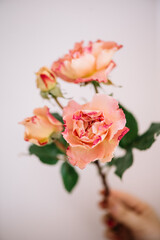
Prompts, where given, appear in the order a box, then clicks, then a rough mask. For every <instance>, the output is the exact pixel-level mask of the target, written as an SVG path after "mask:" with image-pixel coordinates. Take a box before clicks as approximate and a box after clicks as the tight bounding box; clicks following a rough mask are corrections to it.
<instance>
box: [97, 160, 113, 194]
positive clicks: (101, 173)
mask: <svg viewBox="0 0 160 240" xmlns="http://www.w3.org/2000/svg"><path fill="white" fill-rule="evenodd" d="M94 164H95V165H96V166H97V169H98V173H99V175H100V177H101V180H102V184H103V187H104V189H105V198H107V197H108V196H109V193H110V190H109V187H108V184H107V181H106V175H105V174H104V173H103V171H102V167H101V165H100V164H99V162H98V160H97V161H95V162H94Z"/></svg>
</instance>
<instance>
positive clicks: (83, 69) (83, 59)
mask: <svg viewBox="0 0 160 240" xmlns="http://www.w3.org/2000/svg"><path fill="white" fill-rule="evenodd" d="M121 47H122V45H118V44H117V43H115V42H104V41H101V40H98V41H96V42H89V44H88V46H86V47H85V46H83V41H82V42H80V43H76V44H75V46H74V49H73V50H70V51H69V53H68V54H66V55H65V56H64V57H63V58H60V59H59V60H58V61H56V62H54V63H53V65H52V71H53V72H54V73H55V74H56V75H57V76H58V77H60V78H62V79H63V80H65V81H68V82H74V83H80V82H89V81H98V82H107V76H108V74H109V73H110V71H111V70H112V69H113V68H114V67H115V63H114V62H113V61H112V57H113V55H114V53H115V52H116V51H117V50H118V49H120V48H121Z"/></svg>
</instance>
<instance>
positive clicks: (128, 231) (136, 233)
mask: <svg viewBox="0 0 160 240" xmlns="http://www.w3.org/2000/svg"><path fill="white" fill-rule="evenodd" d="M104 206H105V205H104V204H103V208H104ZM101 207H102V205H101ZM105 207H106V208H107V209H108V211H109V215H108V214H107V215H106V216H105V217H104V222H105V223H107V225H110V223H109V222H108V219H109V221H110V219H111V218H110V217H109V218H108V216H112V217H113V218H114V219H113V222H112V224H111V226H110V227H109V228H108V229H107V233H106V235H107V237H108V238H109V239H111V240H125V239H126V240H131V239H134V240H160V220H159V219H158V217H157V215H156V213H155V212H154V211H153V209H152V208H151V207H150V206H149V205H148V204H146V203H144V202H142V201H140V200H139V199H137V198H135V197H133V196H131V195H129V194H127V193H122V192H119V191H111V194H110V197H109V198H108V202H107V205H106V206H105ZM108 223H109V224H108ZM117 223H118V224H117ZM116 225H117V226H118V228H119V229H118V231H116ZM114 226H115V227H114ZM121 226H123V227H121Z"/></svg>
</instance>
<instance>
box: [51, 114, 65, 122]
mask: <svg viewBox="0 0 160 240" xmlns="http://www.w3.org/2000/svg"><path fill="white" fill-rule="evenodd" d="M51 114H52V115H53V117H55V118H56V119H57V120H58V121H60V122H61V123H62V124H64V122H63V118H62V116H61V115H60V114H59V113H56V112H55V113H51Z"/></svg>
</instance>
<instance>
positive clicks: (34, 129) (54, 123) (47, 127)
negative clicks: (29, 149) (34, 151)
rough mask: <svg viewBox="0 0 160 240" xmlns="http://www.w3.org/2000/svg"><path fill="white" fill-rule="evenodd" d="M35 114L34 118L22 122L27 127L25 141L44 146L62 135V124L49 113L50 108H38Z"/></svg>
mask: <svg viewBox="0 0 160 240" xmlns="http://www.w3.org/2000/svg"><path fill="white" fill-rule="evenodd" d="M33 113H34V116H33V117H28V118H26V119H24V120H23V121H22V122H21V124H23V125H24V126H25V133H24V140H25V141H29V142H31V143H34V144H36V145H39V146H42V145H45V144H47V143H49V142H50V141H52V138H54V137H58V135H59V134H61V131H62V129H63V126H62V123H61V122H60V121H58V120H57V119H56V118H55V117H53V116H52V115H51V114H50V113H49V108H48V107H46V106H44V107H43V108H36V109H35V110H34V112H33Z"/></svg>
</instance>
